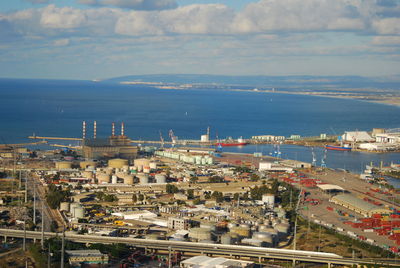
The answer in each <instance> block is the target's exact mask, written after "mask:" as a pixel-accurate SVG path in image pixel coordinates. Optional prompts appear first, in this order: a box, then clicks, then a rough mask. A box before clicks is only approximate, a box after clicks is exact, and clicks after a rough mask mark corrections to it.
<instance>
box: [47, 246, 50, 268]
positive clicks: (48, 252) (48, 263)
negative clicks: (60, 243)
mask: <svg viewBox="0 0 400 268" xmlns="http://www.w3.org/2000/svg"><path fill="white" fill-rule="evenodd" d="M47 247H48V251H47V268H50V264H51V261H50V254H51V253H50V243H48V245H47Z"/></svg>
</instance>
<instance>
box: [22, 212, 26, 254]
mask: <svg viewBox="0 0 400 268" xmlns="http://www.w3.org/2000/svg"><path fill="white" fill-rule="evenodd" d="M22 248H23V249H24V251H26V216H25V219H24V240H23V243H22Z"/></svg>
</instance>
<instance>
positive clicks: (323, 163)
mask: <svg viewBox="0 0 400 268" xmlns="http://www.w3.org/2000/svg"><path fill="white" fill-rule="evenodd" d="M327 152H328V150H326V149H325V151H324V157H323V158H322V160H321V167H323V168H326V154H327Z"/></svg>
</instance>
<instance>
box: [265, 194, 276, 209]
mask: <svg viewBox="0 0 400 268" xmlns="http://www.w3.org/2000/svg"><path fill="white" fill-rule="evenodd" d="M262 201H263V203H264V204H265V205H267V206H268V207H274V205H275V195H273V194H263V196H262Z"/></svg>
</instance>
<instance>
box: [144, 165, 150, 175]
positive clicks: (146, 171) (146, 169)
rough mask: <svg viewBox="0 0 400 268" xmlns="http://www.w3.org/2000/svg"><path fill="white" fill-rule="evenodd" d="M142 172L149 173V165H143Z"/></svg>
mask: <svg viewBox="0 0 400 268" xmlns="http://www.w3.org/2000/svg"><path fill="white" fill-rule="evenodd" d="M143 173H147V174H148V173H150V167H149V166H143Z"/></svg>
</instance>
